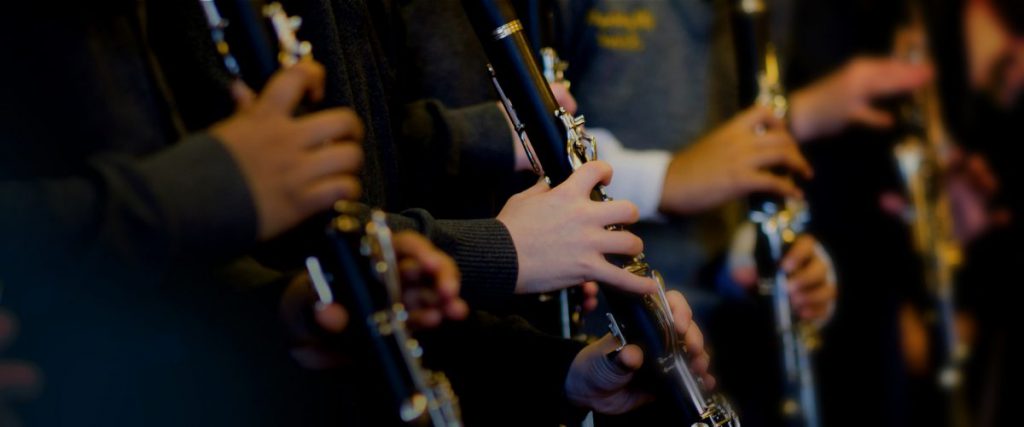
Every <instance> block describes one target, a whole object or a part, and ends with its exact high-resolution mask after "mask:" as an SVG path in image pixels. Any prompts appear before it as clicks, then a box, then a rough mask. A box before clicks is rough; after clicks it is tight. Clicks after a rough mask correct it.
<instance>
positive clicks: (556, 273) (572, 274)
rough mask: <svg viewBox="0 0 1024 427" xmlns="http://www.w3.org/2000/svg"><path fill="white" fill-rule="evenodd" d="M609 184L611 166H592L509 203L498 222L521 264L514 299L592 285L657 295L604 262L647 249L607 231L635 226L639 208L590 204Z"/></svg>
mask: <svg viewBox="0 0 1024 427" xmlns="http://www.w3.org/2000/svg"><path fill="white" fill-rule="evenodd" d="M611 178H612V168H611V166H609V165H608V164H607V163H605V162H601V161H594V162H589V163H587V164H585V165H584V166H583V167H581V168H580V169H579V170H577V171H576V172H574V173H573V174H572V175H571V176H570V177H569V179H567V180H566V181H565V182H563V183H562V184H561V185H559V186H557V187H555V188H550V187H548V185H547V184H546V183H544V182H543V181H541V182H539V183H537V184H536V185H534V186H533V187H531V188H529V189H527V190H526V191H523V192H522V193H519V194H516V195H515V196H512V197H511V198H510V199H509V200H508V202H507V203H506V204H505V206H504V207H503V208H502V210H501V213H499V214H498V220H499V221H501V222H502V223H503V224H505V227H507V228H508V232H509V234H510V235H511V236H512V242H513V243H514V244H515V247H516V254H517V256H518V259H519V276H518V278H517V280H516V289H515V290H516V293H520V294H533V293H543V292H551V291H555V290H559V289H563V288H566V287H569V286H572V285H578V284H580V283H584V282H588V281H597V282H601V283H603V284H606V285H609V286H613V287H616V288H619V289H621V290H623V291H626V292H632V293H638V294H646V293H651V292H655V291H656V290H657V286H658V285H657V284H656V283H655V282H654V280H653V279H650V278H646V277H640V276H637V275H634V274H632V273H630V272H627V271H626V270H624V269H622V268H621V267H619V266H616V265H614V264H612V263H610V262H608V260H607V259H605V256H606V255H612V254H614V255H626V256H635V255H638V254H640V253H641V252H642V251H643V248H644V244H643V241H641V240H640V238H639V237H637V236H636V235H634V234H633V233H630V232H628V231H609V230H607V229H606V228H605V227H607V226H609V225H615V224H632V223H634V222H636V221H637V219H638V218H639V213H638V212H637V207H636V205H634V204H633V203H630V202H627V201H623V200H616V201H609V202H597V201H593V200H591V199H590V192H591V190H593V189H594V187H595V186H597V185H598V184H608V183H609V182H610V181H611Z"/></svg>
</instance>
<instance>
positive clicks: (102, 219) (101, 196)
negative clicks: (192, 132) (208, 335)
mask: <svg viewBox="0 0 1024 427" xmlns="http://www.w3.org/2000/svg"><path fill="white" fill-rule="evenodd" d="M0 198H2V199H3V200H5V201H7V203H8V205H7V206H6V207H5V209H4V211H3V213H2V214H0V215H2V219H0V235H3V236H4V238H3V240H2V244H0V260H2V262H3V263H4V265H3V271H4V272H5V273H8V274H13V275H18V274H26V273H29V274H30V270H29V271H26V270H25V269H30V268H34V267H33V266H38V265H39V263H40V262H42V261H43V260H50V261H53V260H59V261H68V262H69V264H68V265H72V266H89V267H90V268H91V269H97V268H99V269H104V268H119V266H122V265H133V266H139V268H141V269H145V270H150V269H163V268H168V267H169V266H170V265H171V264H172V263H173V262H179V261H183V262H204V261H209V260H211V259H220V260H224V259H229V258H230V257H232V256H236V255H238V254H240V253H242V251H244V250H245V249H246V248H247V247H248V246H249V245H250V244H252V243H253V241H254V240H255V238H256V231H257V218H256V213H255V208H254V206H253V202H252V200H251V198H250V195H249V192H248V189H247V187H246V183H245V179H244V178H243V176H242V175H241V173H240V171H239V170H238V168H237V166H236V165H235V162H234V160H233V159H232V157H231V155H230V154H229V153H228V152H227V151H226V149H225V148H224V147H223V146H222V145H221V144H220V143H219V142H217V141H216V140H214V139H213V138H211V137H209V136H207V135H199V136H195V137H193V138H190V139H188V140H185V141H184V142H182V143H180V144H178V145H176V146H174V147H172V148H169V149H166V150H164V151H162V152H160V153H158V154H156V155H153V156H150V157H148V158H145V159H141V160H139V159H134V158H130V157H121V156H116V157H115V156H109V157H102V158H97V159H94V160H93V161H91V162H89V164H88V165H87V167H86V168H85V170H84V172H82V173H80V174H78V175H75V176H72V177H68V178H58V179H38V180H21V181H7V182H3V183H0ZM211 236H218V238H217V239H211ZM12 272H13V273H12Z"/></svg>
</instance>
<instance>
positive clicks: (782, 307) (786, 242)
mask: <svg viewBox="0 0 1024 427" xmlns="http://www.w3.org/2000/svg"><path fill="white" fill-rule="evenodd" d="M738 1H739V4H738V8H737V11H736V13H735V16H734V17H735V20H734V26H733V30H734V35H735V42H736V44H737V46H736V47H737V49H736V54H737V65H738V66H739V69H740V70H741V71H740V75H741V76H743V77H741V79H740V96H741V99H742V100H743V102H744V103H752V104H759V105H763V106H766V107H768V108H770V109H771V110H772V111H773V113H774V114H775V116H776V117H778V118H780V119H785V118H786V115H787V112H788V106H789V103H788V100H787V99H786V94H785V91H784V89H783V86H782V81H781V76H780V72H779V62H778V57H777V56H776V52H775V47H774V45H773V44H772V42H771V39H770V28H769V23H768V10H767V6H766V5H765V2H764V1H763V0H738ZM764 131H765V129H763V128H759V129H755V132H764ZM779 172H780V173H781V171H779ZM749 208H750V212H749V215H750V220H751V222H753V223H754V224H755V225H756V229H757V243H756V245H755V249H754V257H755V260H756V263H757V273H758V291H759V293H761V294H762V295H764V296H765V297H766V298H767V299H768V300H769V301H770V306H771V311H772V317H773V319H774V323H775V330H776V334H777V335H778V342H779V351H780V353H781V354H780V357H779V363H780V365H781V374H782V375H781V377H782V378H781V380H782V382H781V385H782V389H781V392H782V395H781V397H782V399H781V402H780V407H779V410H780V414H781V416H782V421H783V423H784V424H785V425H787V426H790V427H818V426H820V419H819V415H818V403H817V392H816V387H815V383H816V382H815V378H814V367H813V365H812V361H811V353H812V352H813V351H814V350H815V349H816V348H817V347H818V345H819V342H820V339H819V337H818V333H817V330H816V328H815V327H814V326H813V325H810V324H807V323H806V322H802V321H800V319H799V318H798V317H797V316H796V314H795V313H794V312H793V309H792V307H791V306H790V294H789V289H788V287H787V283H786V282H787V280H786V273H785V272H784V271H783V270H782V269H781V268H780V267H779V264H780V262H781V261H782V258H783V256H784V255H785V254H786V252H787V251H788V250H789V247H790V245H791V244H792V243H793V241H794V240H796V237H797V236H798V235H799V234H800V233H801V232H802V231H803V229H804V227H805V225H806V224H807V221H808V220H809V214H808V212H807V208H806V205H805V204H804V203H803V202H801V201H798V200H785V199H783V198H779V197H774V196H770V195H765V194H757V195H754V196H751V197H750V200H749Z"/></svg>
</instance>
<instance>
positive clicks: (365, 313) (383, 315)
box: [306, 202, 462, 427]
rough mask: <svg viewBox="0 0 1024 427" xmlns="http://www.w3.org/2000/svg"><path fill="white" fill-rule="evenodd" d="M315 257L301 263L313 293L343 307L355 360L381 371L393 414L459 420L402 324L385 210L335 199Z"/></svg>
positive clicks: (428, 422)
mask: <svg viewBox="0 0 1024 427" xmlns="http://www.w3.org/2000/svg"><path fill="white" fill-rule="evenodd" d="M334 214H335V217H334V219H333V220H332V221H331V222H330V225H329V226H328V227H327V230H326V239H325V240H324V247H323V249H322V250H321V251H320V252H319V256H316V257H309V258H307V259H306V268H307V270H308V272H309V275H310V278H311V280H312V282H313V287H314V289H315V290H316V292H317V295H318V297H319V299H320V301H319V302H318V304H324V303H330V302H332V301H334V299H335V298H337V300H338V301H340V302H341V303H342V305H344V306H345V307H346V308H347V309H348V310H349V312H350V314H351V316H352V319H353V320H354V321H353V325H352V326H353V327H352V329H353V331H352V332H351V335H350V336H349V337H348V338H349V341H350V342H357V343H360V344H359V345H354V346H352V347H355V348H358V349H359V350H355V352H356V355H357V357H359V360H361V361H362V362H365V363H367V364H368V365H369V366H372V367H374V368H376V371H377V372H380V373H381V374H382V378H383V381H384V383H385V384H384V385H385V388H386V389H387V392H388V396H389V397H390V402H388V403H389V404H390V405H389V406H390V407H391V408H392V409H393V414H394V415H395V416H396V417H397V419H398V420H400V421H401V422H403V423H406V424H408V425H413V426H431V427H459V426H461V425H462V422H461V419H460V414H459V408H458V400H457V398H456V396H455V393H454V392H453V391H452V389H451V385H450V384H449V382H448V379H447V378H446V377H445V376H444V374H443V373H440V372H432V371H429V370H427V369H425V368H424V367H423V366H422V364H421V362H420V360H421V357H422V354H423V349H422V348H421V347H420V345H419V343H418V342H417V341H416V340H415V339H414V338H413V337H412V335H411V333H410V332H409V331H408V329H407V328H406V325H405V321H406V319H407V318H408V313H407V312H406V310H405V308H404V306H403V305H402V304H401V283H400V279H399V272H398V260H397V257H396V255H395V250H394V246H393V244H392V240H391V231H390V229H389V228H388V225H387V221H386V216H385V215H384V213H383V212H381V211H379V210H370V209H368V208H366V207H365V206H363V205H359V204H355V203H350V202H338V203H336V204H335V210H334Z"/></svg>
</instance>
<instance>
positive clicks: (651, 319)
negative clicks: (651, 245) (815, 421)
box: [463, 0, 740, 427]
mask: <svg viewBox="0 0 1024 427" xmlns="http://www.w3.org/2000/svg"><path fill="white" fill-rule="evenodd" d="M463 6H464V8H465V9H466V12H467V14H468V16H469V17H470V21H472V23H473V26H474V28H475V29H476V32H477V35H478V37H479V38H480V41H481V42H482V43H483V45H484V48H485V50H486V51H487V56H488V58H489V60H490V61H491V65H490V66H489V71H490V72H491V76H492V80H493V82H494V84H495V88H496V89H497V92H498V95H499V97H500V98H501V100H502V103H503V104H504V105H505V108H506V109H507V111H508V113H509V116H510V117H511V118H512V119H513V123H514V125H515V128H516V130H517V132H519V134H520V137H521V139H524V140H525V137H526V135H527V134H529V141H530V145H531V146H532V148H533V149H534V150H533V151H532V152H533V153H534V157H535V160H536V161H537V162H539V165H540V166H541V167H542V168H543V172H544V176H545V178H546V179H547V180H548V182H549V183H550V184H551V185H558V184H559V183H561V182H563V181H565V180H566V179H567V178H568V177H569V175H570V174H572V172H573V171H574V170H575V169H577V168H579V167H581V166H582V165H583V164H584V163H586V162H589V161H593V160H595V159H596V157H597V146H596V144H595V141H594V139H593V138H591V137H590V136H588V135H587V134H586V133H585V132H584V131H583V123H584V120H583V118H582V117H572V116H570V115H569V114H568V113H567V112H566V111H565V110H564V109H562V108H561V107H559V106H558V104H557V102H556V101H555V99H554V95H552V93H551V90H550V88H549V87H548V83H547V80H546V79H545V78H544V75H543V74H542V73H541V70H540V68H539V67H538V66H537V61H536V59H535V58H534V56H533V52H532V50H531V49H530V47H529V45H528V44H527V42H526V39H525V37H524V36H523V34H522V29H523V26H522V24H521V23H520V21H519V20H518V19H516V16H515V13H514V12H513V9H512V8H511V6H510V5H509V4H508V2H507V1H505V0H463ZM528 152H530V151H529V150H528ZM591 198H592V199H593V200H596V201H607V200H610V198H609V197H608V196H607V194H605V191H604V188H603V187H602V186H597V187H595V188H594V189H593V191H592V192H591ZM610 229H612V230H621V229H622V227H621V226H612V227H610ZM609 259H610V260H611V261H612V262H615V263H616V264H618V265H621V266H622V267H623V268H625V269H626V270H627V271H629V272H631V273H633V274H636V275H638V276H643V277H649V278H652V279H654V280H655V281H657V282H658V291H657V292H656V293H653V294H649V295H642V296H641V295H636V294H629V293H625V292H621V291H618V290H616V289H614V288H612V287H610V286H606V285H601V288H602V291H603V292H604V293H605V296H606V297H607V300H608V303H609V305H610V306H611V311H612V313H608V314H607V318H608V320H609V328H610V329H611V332H612V334H613V335H614V336H615V337H616V339H618V340H619V348H620V349H621V348H622V347H624V346H625V345H626V344H627V343H632V344H636V345H639V346H640V347H641V348H642V349H643V351H644V368H643V370H642V371H641V372H640V373H639V375H641V376H646V380H647V381H650V382H651V383H652V385H654V386H655V387H656V389H657V393H658V395H659V397H660V398H662V399H667V400H668V402H669V404H670V405H671V406H672V407H673V408H674V410H675V411H676V412H678V415H677V416H679V418H678V419H679V422H680V423H684V425H689V426H694V427H710V426H715V427H719V426H739V425H740V422H739V419H738V418H737V417H736V415H735V413H734V412H733V411H732V408H731V407H730V405H729V404H728V403H727V402H726V401H725V399H723V398H722V397H721V396H719V395H717V394H713V395H707V394H706V393H705V390H704V387H703V384H702V383H701V381H700V380H699V379H697V378H695V377H694V376H693V374H692V373H691V372H690V369H689V367H688V365H687V357H688V356H687V354H686V350H685V348H684V346H683V343H682V342H681V340H680V339H679V336H678V334H677V333H676V332H675V327H674V324H673V317H672V312H671V310H670V308H669V305H668V300H667V298H666V297H665V290H664V284H663V282H662V280H661V276H660V275H659V274H658V272H657V271H655V270H653V269H651V268H650V266H649V265H648V264H647V263H646V262H645V261H644V257H643V255H639V256H636V257H633V258H629V259H624V258H622V257H613V258H609Z"/></svg>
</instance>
